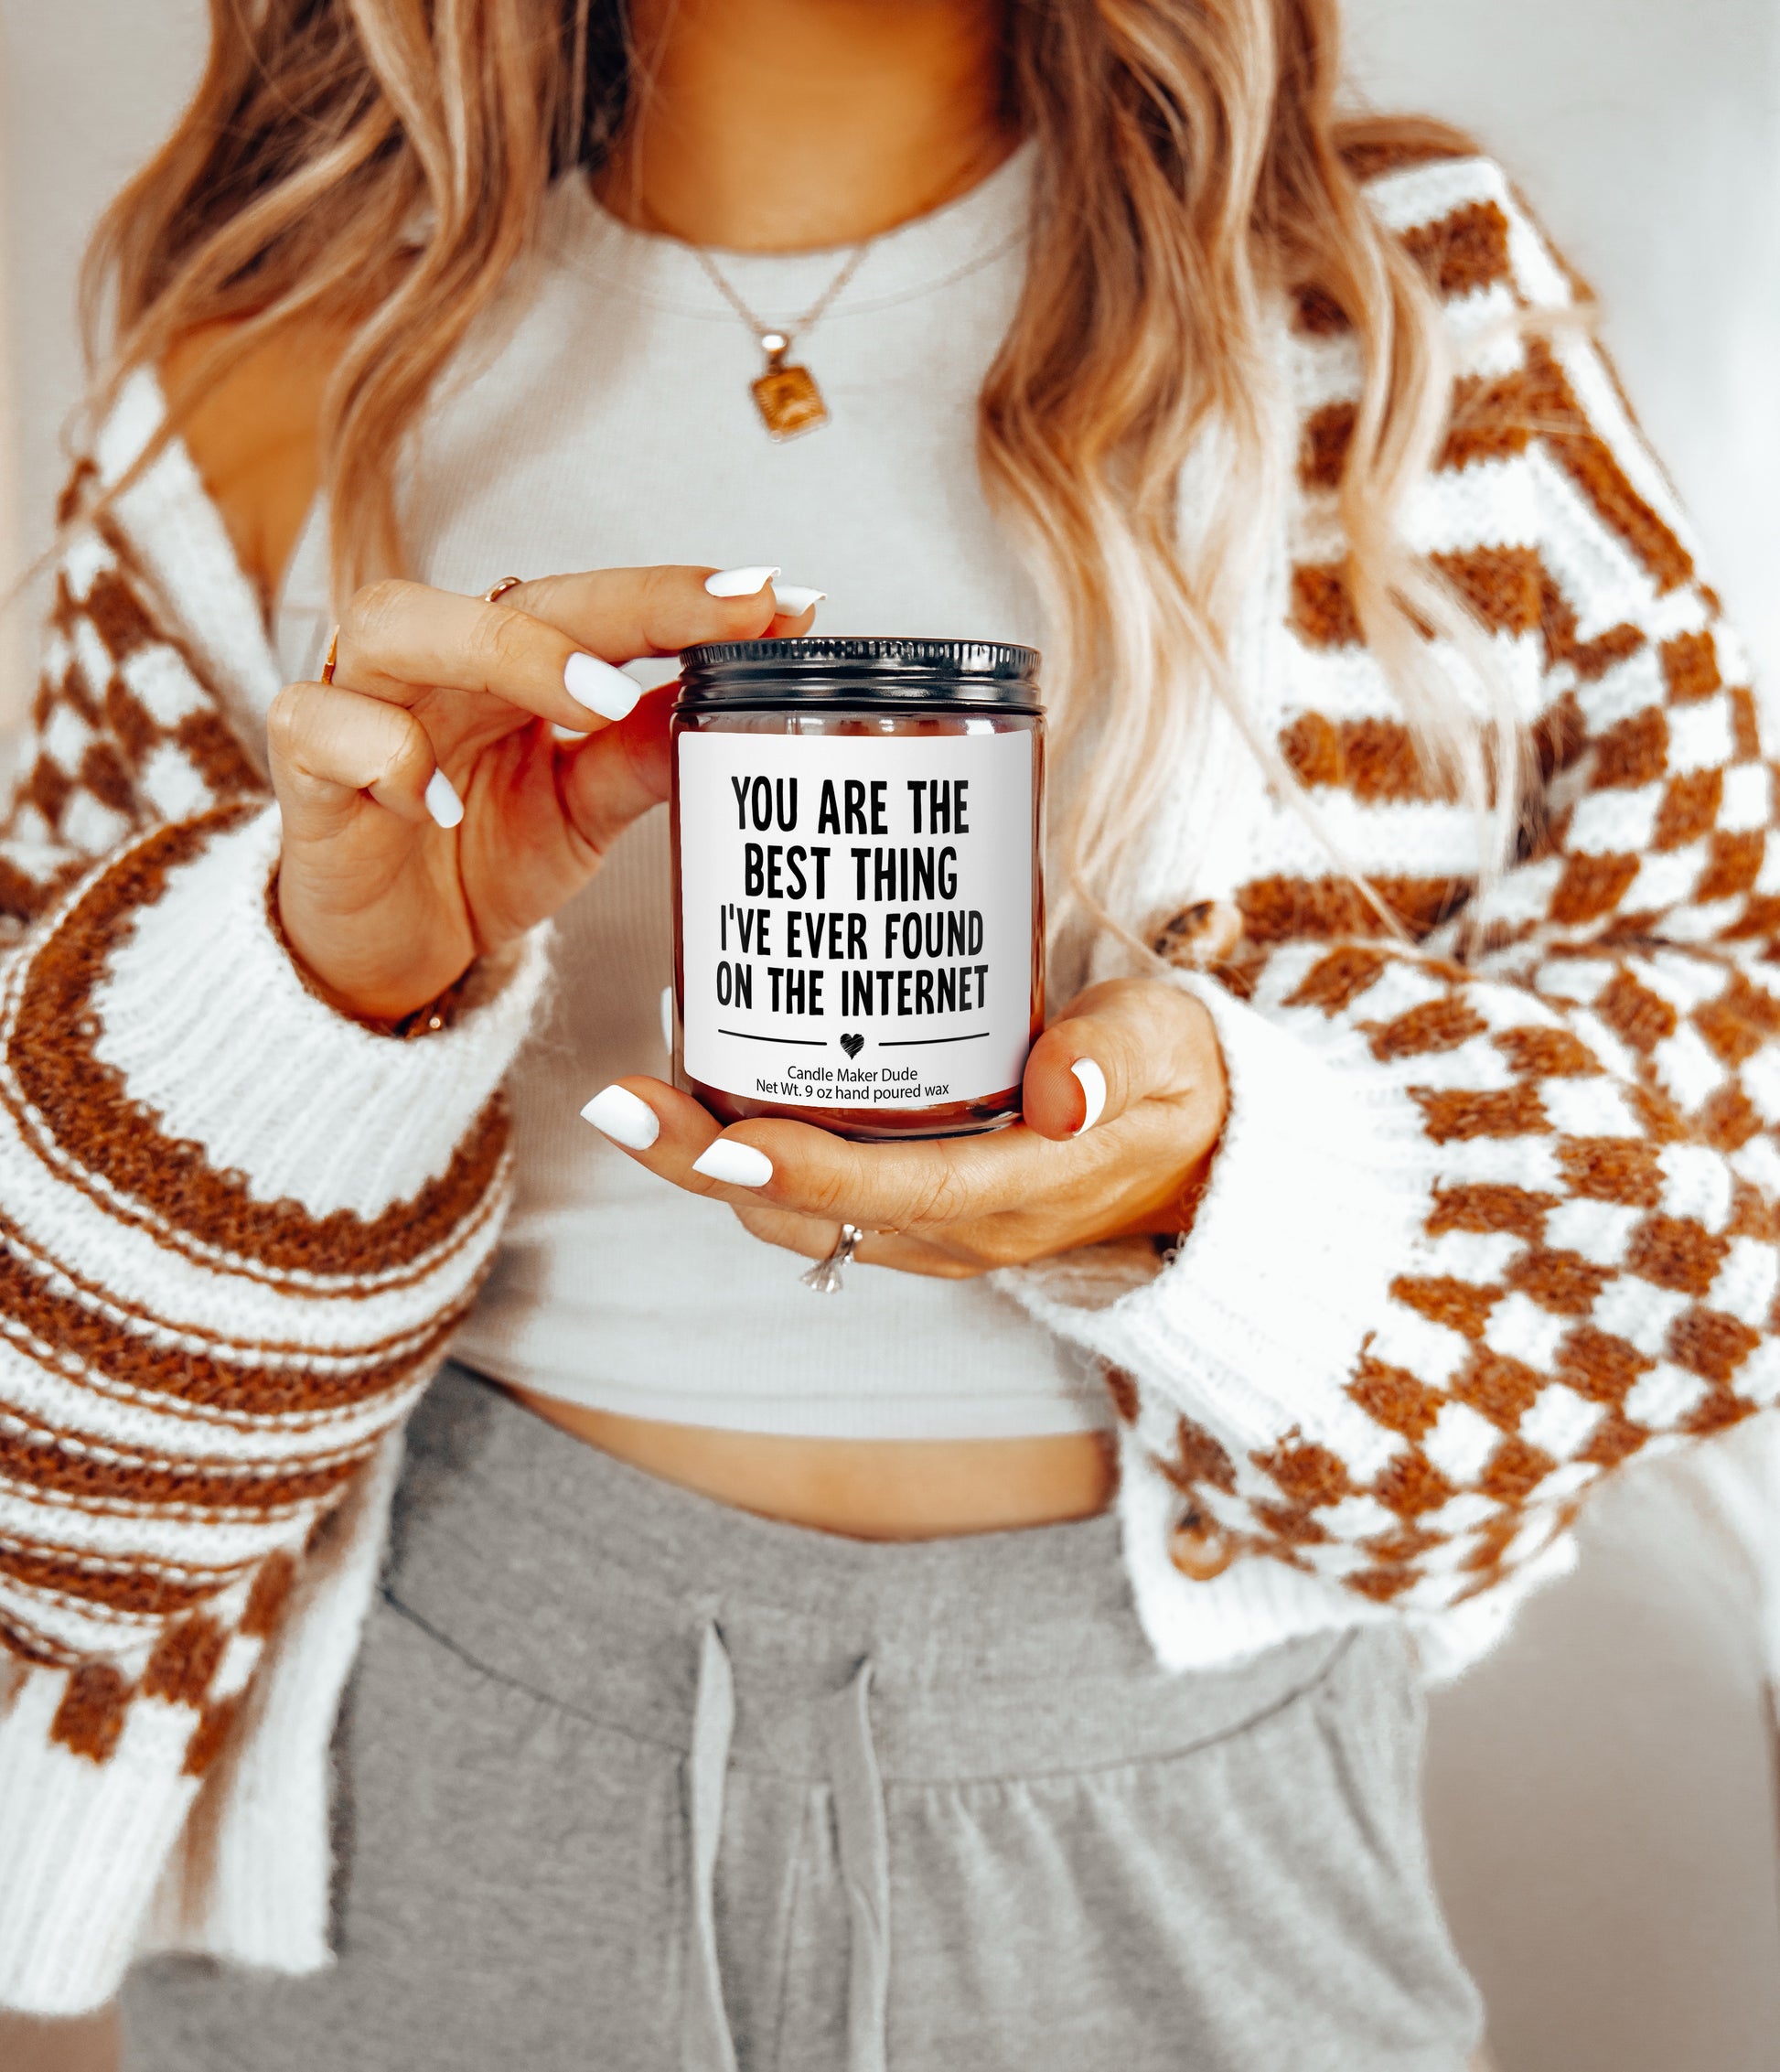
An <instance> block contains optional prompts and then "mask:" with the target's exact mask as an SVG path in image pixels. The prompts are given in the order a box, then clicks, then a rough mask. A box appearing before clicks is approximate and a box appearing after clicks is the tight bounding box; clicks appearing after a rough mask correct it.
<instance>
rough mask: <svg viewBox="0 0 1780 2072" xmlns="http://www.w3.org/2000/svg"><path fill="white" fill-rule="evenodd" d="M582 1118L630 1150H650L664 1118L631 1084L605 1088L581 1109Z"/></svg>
mask: <svg viewBox="0 0 1780 2072" xmlns="http://www.w3.org/2000/svg"><path fill="white" fill-rule="evenodd" d="M581 1119H582V1121H583V1122H591V1123H592V1124H593V1125H594V1127H595V1129H596V1130H602V1131H604V1132H605V1133H606V1135H607V1136H608V1137H610V1138H611V1140H612V1142H613V1143H621V1144H623V1145H624V1147H625V1149H626V1150H627V1151H647V1150H648V1149H649V1146H650V1144H652V1143H654V1142H655V1140H656V1138H657V1137H659V1135H660V1134H661V1118H660V1117H659V1115H658V1114H657V1113H656V1112H655V1111H654V1109H652V1108H651V1107H650V1106H649V1102H648V1101H646V1100H638V1098H637V1096H636V1095H635V1094H634V1093H632V1092H631V1090H630V1089H629V1088H628V1087H606V1088H605V1089H603V1090H601V1091H600V1092H598V1093H596V1094H595V1096H594V1098H593V1099H592V1100H590V1101H589V1102H588V1103H587V1105H586V1107H584V1109H583V1110H582V1111H581Z"/></svg>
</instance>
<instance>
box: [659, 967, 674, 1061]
mask: <svg viewBox="0 0 1780 2072" xmlns="http://www.w3.org/2000/svg"><path fill="white" fill-rule="evenodd" d="M661 1047H662V1048H663V1049H664V1050H665V1051H666V1052H667V1054H668V1056H669V1057H672V1056H673V1050H674V989H673V988H672V986H670V985H664V986H663V987H662V988H661Z"/></svg>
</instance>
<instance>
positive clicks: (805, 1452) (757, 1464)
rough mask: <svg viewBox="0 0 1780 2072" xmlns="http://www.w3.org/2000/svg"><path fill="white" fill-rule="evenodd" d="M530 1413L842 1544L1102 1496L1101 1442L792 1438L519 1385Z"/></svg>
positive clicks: (1021, 1518) (1045, 1515) (921, 1536)
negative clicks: (632, 1413) (670, 1418)
mask: <svg viewBox="0 0 1780 2072" xmlns="http://www.w3.org/2000/svg"><path fill="white" fill-rule="evenodd" d="M511 1393H512V1394H513V1395H514V1396H515V1397H516V1398H517V1399H518V1400H519V1401H520V1402H522V1403H524V1404H525V1406H526V1407H527V1408H528V1409H529V1410H532V1411H535V1412H537V1414H538V1415H539V1416H540V1417H542V1418H544V1419H546V1420H547V1421H548V1422H550V1423H552V1424H554V1425H556V1426H557V1427H559V1429H561V1430H562V1431H564V1432H567V1433H572V1434H573V1435H574V1437H575V1438H577V1439H582V1440H584V1441H585V1442H586V1443H587V1444H589V1445H590V1446H597V1447H598V1448H599V1449H600V1451H601V1452H602V1453H606V1454H610V1455H612V1456H613V1457H614V1459H617V1460H621V1461H624V1462H626V1463H627V1465H630V1466H632V1467H636V1468H640V1469H642V1471H643V1472H644V1473H645V1474H646V1475H655V1476H660V1478H661V1479H662V1480H663V1481H664V1482H672V1483H676V1484H678V1485H679V1487H681V1488H682V1489H692V1490H696V1491H697V1493H698V1494H699V1495H700V1496H702V1497H710V1498H713V1499H714V1500H715V1501H716V1502H718V1503H720V1504H730V1505H733V1506H734V1507H735V1508H736V1509H737V1510H744V1511H752V1512H754V1513H756V1515H757V1516H758V1517H761V1518H771V1519H779V1520H780V1521H781V1522H782V1523H784V1524H787V1525H801V1526H805V1527H808V1528H809V1529H810V1530H812V1531H816V1532H833V1533H839V1534H841V1535H843V1536H844V1537H846V1538H848V1539H852V1540H945V1539H951V1538H955V1537H957V1536H960V1535H962V1534H966V1533H973V1532H1014V1531H1019V1530H1023V1529H1024V1528H1026V1527H1030V1526H1039V1525H1061V1524H1064V1523H1066V1522H1067V1520H1069V1519H1083V1518H1092V1517H1094V1516H1095V1515H1096V1514H1097V1513H1098V1512H1099V1511H1103V1510H1104V1509H1105V1508H1106V1507H1107V1505H1108V1504H1109V1503H1110V1501H1111V1499H1112V1484H1113V1455H1112V1446H1111V1443H1110V1441H1109V1440H1107V1439H1103V1438H1101V1437H1100V1436H1099V1435H1098V1434H1096V1433H1083V1432H1073V1433H1060V1434H1057V1435H1056V1436H1053V1437H1048V1438H1037V1439H791V1438H782V1437H779V1436H777V1435H775V1434H772V1433H761V1432H724V1431H718V1430H716V1429H714V1428H713V1427H712V1426H710V1425H703V1424H669V1423H665V1422H660V1421H659V1420H657V1419H654V1418H646V1417H620V1416H618V1415H617V1414H616V1413H615V1412H611V1411H603V1410H589V1409H586V1408H584V1407H583V1406H582V1405H581V1404H578V1403H566V1402H563V1401H560V1400H558V1399H557V1398H556V1397H553V1396H542V1395H538V1394H537V1393H535V1392H534V1391H533V1390H529V1389H514V1390H511Z"/></svg>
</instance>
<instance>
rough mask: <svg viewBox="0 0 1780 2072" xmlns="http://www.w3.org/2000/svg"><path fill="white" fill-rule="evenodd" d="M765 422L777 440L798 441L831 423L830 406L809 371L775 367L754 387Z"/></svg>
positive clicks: (779, 364) (769, 369)
mask: <svg viewBox="0 0 1780 2072" xmlns="http://www.w3.org/2000/svg"><path fill="white" fill-rule="evenodd" d="M752 386H753V389H754V400H755V404H756V408H757V409H758V410H759V412H760V416H761V420H762V422H763V423H764V424H766V427H767V431H768V432H770V433H771V434H772V435H773V437H774V438H776V439H796V438H799V437H801V435H803V434H804V433H805V432H813V431H814V430H815V429H816V427H817V426H818V425H819V424H827V423H828V405H827V404H826V403H824V402H823V401H822V392H821V391H820V389H819V388H818V387H817V386H816V377H815V376H814V375H813V374H812V373H811V372H810V370H809V368H807V367H787V366H785V365H783V364H782V363H776V364H774V365H773V366H770V367H768V368H767V371H766V372H765V373H764V374H763V375H761V377H760V379H759V380H758V381H756V382H754V383H753V384H752Z"/></svg>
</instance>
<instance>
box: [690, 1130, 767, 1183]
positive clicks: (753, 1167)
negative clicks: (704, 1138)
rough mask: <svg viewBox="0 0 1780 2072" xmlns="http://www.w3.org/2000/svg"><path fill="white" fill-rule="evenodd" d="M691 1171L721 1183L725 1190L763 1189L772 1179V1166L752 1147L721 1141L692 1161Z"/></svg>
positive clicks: (731, 1140)
mask: <svg viewBox="0 0 1780 2072" xmlns="http://www.w3.org/2000/svg"><path fill="white" fill-rule="evenodd" d="M692 1170H693V1172H694V1173H702V1174H703V1175H704V1176H705V1178H706V1179H707V1180H721V1181H722V1182H723V1183H724V1186H726V1187H764V1186H766V1184H767V1181H768V1180H770V1179H771V1178H772V1176H773V1162H772V1160H771V1159H770V1158H768V1157H767V1154H766V1153H765V1152H764V1151H756V1149H755V1148H754V1146H753V1145H752V1144H751V1143H738V1142H737V1141H736V1140H735V1138H734V1137H719V1138H718V1139H717V1141H716V1142H715V1143H708V1144H706V1145H705V1147H704V1149H703V1150H702V1152H700V1154H698V1156H697V1157H696V1158H695V1159H693V1161H692Z"/></svg>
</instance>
